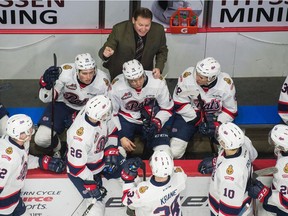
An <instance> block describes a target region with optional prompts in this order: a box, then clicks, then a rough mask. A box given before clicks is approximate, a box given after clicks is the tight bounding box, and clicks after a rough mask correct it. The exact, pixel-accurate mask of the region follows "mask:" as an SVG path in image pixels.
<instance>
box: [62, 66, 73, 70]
mask: <svg viewBox="0 0 288 216" xmlns="http://www.w3.org/2000/svg"><path fill="white" fill-rule="evenodd" d="M63 69H64V70H69V69H72V66H71V65H64V66H63Z"/></svg>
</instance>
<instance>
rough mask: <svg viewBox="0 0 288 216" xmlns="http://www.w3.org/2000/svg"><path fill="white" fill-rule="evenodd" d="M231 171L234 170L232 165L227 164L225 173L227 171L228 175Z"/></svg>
mask: <svg viewBox="0 0 288 216" xmlns="http://www.w3.org/2000/svg"><path fill="white" fill-rule="evenodd" d="M233 172H234V170H233V166H232V165H229V166H228V168H227V169H226V173H227V174H228V175H232V174H233Z"/></svg>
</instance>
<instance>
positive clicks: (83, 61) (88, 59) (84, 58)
mask: <svg viewBox="0 0 288 216" xmlns="http://www.w3.org/2000/svg"><path fill="white" fill-rule="evenodd" d="M75 65H76V69H77V71H79V70H89V69H94V68H96V63H95V60H94V59H93V58H92V56H91V55H90V54H89V53H84V54H79V55H77V56H76V58H75Z"/></svg>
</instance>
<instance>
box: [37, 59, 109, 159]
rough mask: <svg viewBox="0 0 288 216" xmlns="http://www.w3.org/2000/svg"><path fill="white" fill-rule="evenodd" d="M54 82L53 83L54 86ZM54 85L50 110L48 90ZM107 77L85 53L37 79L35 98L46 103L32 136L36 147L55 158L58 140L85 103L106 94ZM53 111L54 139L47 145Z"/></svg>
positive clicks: (50, 97)
mask: <svg viewBox="0 0 288 216" xmlns="http://www.w3.org/2000/svg"><path fill="white" fill-rule="evenodd" d="M55 82H56V83H55ZM54 83H55V94H54V95H55V104H54V107H51V106H52V103H49V102H51V100H52V91H51V88H52V86H53V85H54ZM109 83H110V81H109V78H108V76H107V74H106V73H105V72H103V71H101V70H99V69H97V67H96V63H95V60H94V59H93V58H92V57H91V55H90V54H89V53H84V54H79V55H77V56H76V58H75V63H66V64H63V65H61V67H60V68H58V67H55V66H51V67H49V68H48V69H47V70H46V71H45V73H44V75H43V76H42V77H41V79H40V87H41V88H40V91H39V98H40V100H41V101H43V102H44V103H49V105H48V107H47V108H46V110H45V112H44V114H43V115H42V117H41V119H40V121H39V125H40V126H39V128H38V130H37V132H36V134H35V143H36V145H37V146H40V147H42V148H46V149H47V150H48V151H52V150H53V152H54V153H56V154H54V155H59V154H58V153H59V150H60V148H61V142H60V139H59V137H58V135H59V134H61V133H63V132H64V130H65V128H68V127H69V126H70V125H71V123H72V119H73V118H75V116H76V114H77V112H78V111H80V110H81V109H82V108H83V107H84V106H85V104H86V102H87V101H88V100H89V99H90V98H92V97H94V96H96V95H100V94H107V90H108V86H109ZM52 109H54V137H53V140H52V142H51V118H52V117H51V112H52Z"/></svg>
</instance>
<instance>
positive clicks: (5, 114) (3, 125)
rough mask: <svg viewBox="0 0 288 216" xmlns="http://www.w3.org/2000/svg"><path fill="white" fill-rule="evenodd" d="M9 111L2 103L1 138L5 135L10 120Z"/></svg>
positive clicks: (0, 111)
mask: <svg viewBox="0 0 288 216" xmlns="http://www.w3.org/2000/svg"><path fill="white" fill-rule="evenodd" d="M8 118H9V117H8V111H7V109H6V108H5V107H4V105H3V104H2V103H0V136H2V135H3V134H5V130H6V123H7V120H8Z"/></svg>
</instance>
